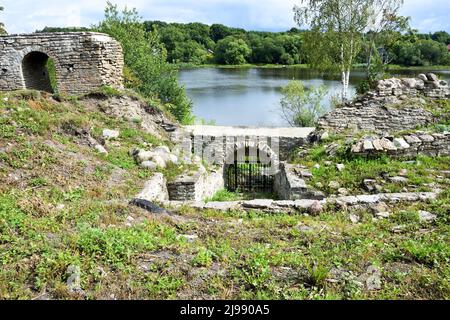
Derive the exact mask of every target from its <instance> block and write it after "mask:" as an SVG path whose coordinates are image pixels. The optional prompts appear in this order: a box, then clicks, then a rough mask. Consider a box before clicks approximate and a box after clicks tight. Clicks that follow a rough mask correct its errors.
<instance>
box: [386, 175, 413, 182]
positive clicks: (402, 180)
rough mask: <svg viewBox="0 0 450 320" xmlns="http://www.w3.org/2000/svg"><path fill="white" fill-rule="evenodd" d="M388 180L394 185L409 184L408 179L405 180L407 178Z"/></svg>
mask: <svg viewBox="0 0 450 320" xmlns="http://www.w3.org/2000/svg"><path fill="white" fill-rule="evenodd" d="M388 180H389V181H390V182H392V183H398V184H402V183H407V182H408V179H407V178H405V177H400V176H397V177H389V178H388Z"/></svg>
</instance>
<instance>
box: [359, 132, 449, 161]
mask: <svg viewBox="0 0 450 320" xmlns="http://www.w3.org/2000/svg"><path fill="white" fill-rule="evenodd" d="M351 152H352V153H353V154H355V155H361V156H371V155H380V154H388V155H389V156H390V157H394V158H407V157H415V156H417V155H419V154H422V155H427V156H449V155H450V132H445V133H432V134H428V133H426V132H423V131H416V132H414V133H410V134H408V135H404V136H401V137H398V138H393V137H392V136H385V137H378V136H375V137H374V136H366V137H363V138H362V139H360V140H359V141H357V142H355V143H354V144H353V145H352V146H351Z"/></svg>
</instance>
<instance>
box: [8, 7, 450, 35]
mask: <svg viewBox="0 0 450 320" xmlns="http://www.w3.org/2000/svg"><path fill="white" fill-rule="evenodd" d="M113 2H114V3H117V4H118V5H119V6H124V5H128V6H129V7H135V8H137V9H138V11H139V13H140V15H141V16H142V17H143V18H144V19H146V20H162V21H167V22H203V23H207V24H212V23H223V24H226V25H230V26H234V27H241V28H245V29H253V30H270V31H281V30H287V29H289V28H291V27H294V26H295V23H294V21H293V14H292V7H293V6H294V4H296V3H297V4H298V3H299V2H300V1H299V0H115V1H114V0H113ZM449 3H450V0H405V4H404V7H403V8H402V12H401V13H402V14H403V15H406V16H411V17H412V23H411V24H412V26H413V27H414V28H417V29H419V31H421V32H430V31H439V30H445V31H447V32H450V4H449ZM105 4H106V0H39V1H37V0H0V6H4V7H5V11H4V12H3V13H1V14H0V21H3V22H5V24H6V29H7V31H8V32H9V33H24V32H33V31H35V30H36V29H42V28H43V27H45V26H58V27H64V26H90V25H91V24H92V23H96V22H98V21H99V20H100V19H101V18H102V17H103V9H104V7H105Z"/></svg>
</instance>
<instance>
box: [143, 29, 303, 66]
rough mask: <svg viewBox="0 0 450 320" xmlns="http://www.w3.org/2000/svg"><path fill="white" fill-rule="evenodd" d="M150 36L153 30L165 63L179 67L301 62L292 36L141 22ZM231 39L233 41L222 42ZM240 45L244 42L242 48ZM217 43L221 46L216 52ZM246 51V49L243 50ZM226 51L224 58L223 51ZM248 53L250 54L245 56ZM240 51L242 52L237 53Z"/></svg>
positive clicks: (297, 37)
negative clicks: (158, 38) (165, 60)
mask: <svg viewBox="0 0 450 320" xmlns="http://www.w3.org/2000/svg"><path fill="white" fill-rule="evenodd" d="M144 25H145V29H146V30H147V31H148V32H150V31H152V30H154V29H155V28H156V29H157V30H158V32H159V34H160V39H161V42H162V43H163V44H164V46H165V48H166V49H167V60H168V61H169V62H171V63H176V64H180V65H184V64H188V65H202V64H210V63H213V62H216V63H219V64H224V65H230V64H245V63H253V64H283V65H293V64H299V63H301V62H302V57H303V55H302V50H301V34H300V32H299V31H298V30H297V31H295V32H290V31H288V32H278V33H276V32H256V31H245V30H243V29H238V28H230V27H227V26H224V25H221V24H213V25H211V26H208V25H206V24H202V23H187V24H182V23H165V22H161V21H146V22H144ZM229 37H232V38H233V39H234V41H229V40H228V41H226V42H225V43H224V42H223V40H225V39H226V38H229ZM239 40H242V41H243V42H245V45H244V43H243V42H242V41H239ZM219 43H221V46H220V47H219V50H217V48H218V45H219ZM246 47H248V48H246ZM227 49H228V54H225V51H227ZM248 49H250V53H249V52H248ZM241 50H242V52H240V51H241Z"/></svg>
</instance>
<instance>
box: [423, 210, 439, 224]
mask: <svg viewBox="0 0 450 320" xmlns="http://www.w3.org/2000/svg"><path fill="white" fill-rule="evenodd" d="M436 218H437V216H436V215H435V214H433V213H431V212H428V211H423V210H420V211H419V220H420V221H422V222H433V221H435V220H436Z"/></svg>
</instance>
